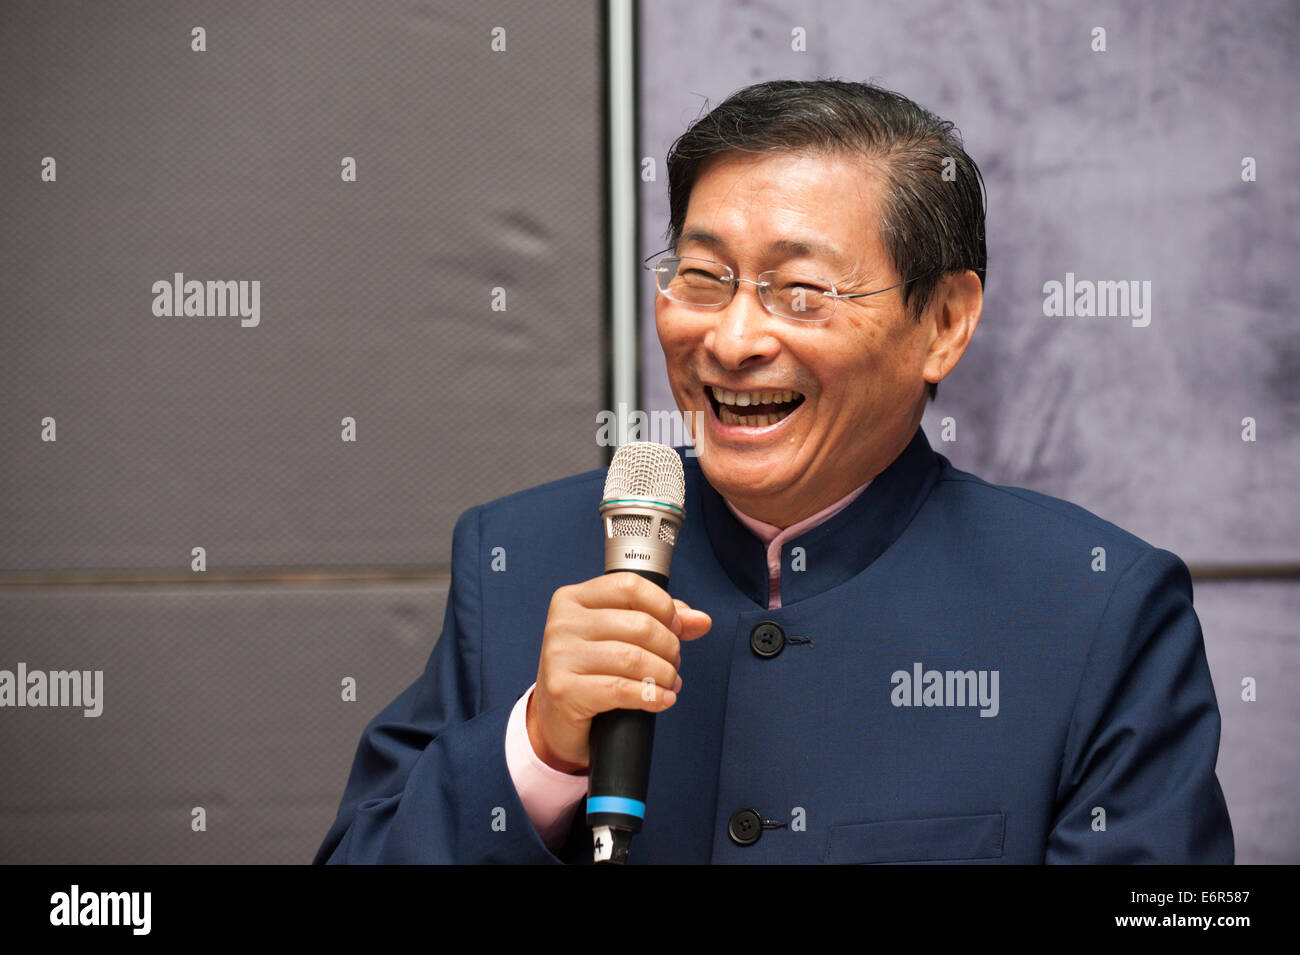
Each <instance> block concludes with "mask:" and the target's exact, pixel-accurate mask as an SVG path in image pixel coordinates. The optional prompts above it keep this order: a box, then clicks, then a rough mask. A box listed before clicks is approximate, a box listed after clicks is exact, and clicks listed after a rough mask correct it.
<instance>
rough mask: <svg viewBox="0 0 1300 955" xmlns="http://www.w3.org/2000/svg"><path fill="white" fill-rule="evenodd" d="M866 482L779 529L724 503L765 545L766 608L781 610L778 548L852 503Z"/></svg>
mask: <svg viewBox="0 0 1300 955" xmlns="http://www.w3.org/2000/svg"><path fill="white" fill-rule="evenodd" d="M870 483H871V482H870V481H867V483H866V484H863V485H862V486H860V487H857V488H854V489H853V490H852V491H849V493H848V494H846V495H844V496H843V497H842V498H840V499H839V500H838V501H836V502H835V503H834V504H832V505H830V506H829V507H824V508H822V509H821V510H820V511H818V512H817V513H816V514H813V515H812V516H811V517H805V518H804V519H803V520H801V521H799V523H797V524H791V525H790V526H789V527H786V528H780V527H776V526H775V525H772V524H765V523H764V522H763V521H760V520H756V519H754V518H752V517H750V516H749V515H748V514H743V513H741V511H740V510H738V509H737V508H736V505H734V504H732V503H731V502H730V501H727V500H726V498H723V500H724V501H726V504H727V507H729V508H730V509H731V513H732V514H735V515H736V519H737V520H738V521H740V522H741V523H742V524H744V525H745V526H746V527H747V528H749V531H750V533H751V534H753V535H754V536H755V537H757V538H758V539H759V540H761V541H762V542H763V543H764V544H766V545H767V609H768V610H778V609H780V607H781V547H782V546H783V545H784V544H785V542H786V541H788V540H792V539H793V538H795V537H798V536H799V535H800V534H803V533H804V532H806V531H808V530H810V529H812V528H814V527H816V526H817V525H818V524H821V523H823V522H824V521H827V520H830V519H831V518H832V517H834V516H835V515H836V514H838V513H839V512H840V511H842V510H844V508H846V507H848V506H849V505H850V504H852V503H853V502H854V501H855V500H856V499H857V497H858V495H859V494H861V493H862V492H863V491H865V490H866V489H867V484H870Z"/></svg>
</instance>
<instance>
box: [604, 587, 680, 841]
mask: <svg viewBox="0 0 1300 955" xmlns="http://www.w3.org/2000/svg"><path fill="white" fill-rule="evenodd" d="M606 573H607V574H613V573H633V574H636V575H637V576H638V577H644V578H645V579H646V580H648V581H650V582H651V583H653V584H657V585H658V586H660V587H662V588H663V589H664V590H667V589H668V577H667V576H666V575H664V574H659V573H655V572H654V571H652V570H621V569H620V570H607V571H606ZM654 735H655V714H653V713H650V712H647V711H646V710H606V711H605V712H604V713H597V714H596V715H595V716H594V717H592V720H591V736H590V739H589V748H590V752H591V756H590V766H591V768H590V776H589V782H588V784H587V794H588V795H587V825H589V826H591V827H592V828H593V829H595V830H600V829H601V828H602V827H605V832H604V833H600V832H598V833H597V838H596V861H597V862H611V863H615V864H619V865H621V864H623V863H625V862H626V861H627V854H628V848H629V846H630V844H631V841H632V836H633V835H634V834H635V833H638V832H640V831H641V820H642V819H643V818H644V817H645V797H646V791H647V789H649V786H650V756H651V750H652V749H653V747H654ZM602 835H607V836H608V838H609V839H610V841H611V844H610V845H602V843H601V837H602Z"/></svg>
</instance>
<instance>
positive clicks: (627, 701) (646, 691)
mask: <svg viewBox="0 0 1300 955" xmlns="http://www.w3.org/2000/svg"><path fill="white" fill-rule="evenodd" d="M574 679H575V693H576V694H577V695H576V696H575V698H574V699H575V702H578V704H579V705H580V706H581V707H582V708H583V709H585V710H587V711H588V712H589V714H590V715H591V716H595V715H596V714H597V713H604V712H607V711H608V710H646V711H648V712H650V713H660V712H662V711H664V710H666V709H668V708H669V707H670V706H672V705H673V704H674V703H676V702H677V692H676V691H675V690H669V689H665V688H664V687H662V686H657V685H656V684H654V683H642V682H641V681H640V680H630V679H628V678H627V677H622V676H588V675H582V676H578V677H575V678H574Z"/></svg>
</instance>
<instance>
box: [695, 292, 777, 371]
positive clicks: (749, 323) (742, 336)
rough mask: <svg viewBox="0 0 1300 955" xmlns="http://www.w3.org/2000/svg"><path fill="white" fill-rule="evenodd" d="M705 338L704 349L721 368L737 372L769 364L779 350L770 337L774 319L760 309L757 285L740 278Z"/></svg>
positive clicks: (775, 341)
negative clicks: (710, 353) (712, 355)
mask: <svg viewBox="0 0 1300 955" xmlns="http://www.w3.org/2000/svg"><path fill="white" fill-rule="evenodd" d="M717 314H718V320H717V321H716V322H715V323H714V325H713V327H712V328H711V329H710V330H709V332H708V334H707V335H706V336H705V340H704V344H705V346H706V347H707V348H708V349H709V350H710V351H711V352H713V354H714V356H715V357H716V358H717V360H718V363H719V364H720V365H722V366H723V367H724V368H727V369H730V370H738V369H741V368H749V367H752V366H754V365H760V364H763V363H764V362H767V361H771V360H772V359H773V358H775V357H776V356H777V354H778V353H779V352H780V350H781V342H780V340H779V339H777V337H776V336H775V335H773V334H772V326H773V323H774V322H775V321H777V317H776V316H775V315H773V314H772V313H770V312H769V311H768V310H767V309H765V308H764V307H763V303H762V302H761V301H759V298H758V283H756V282H754V281H752V280H749V279H741V280H740V284H739V286H738V287H737V288H736V294H735V295H733V296H732V298H731V301H730V302H728V303H727V307H726V308H723V309H719V311H718V313H717Z"/></svg>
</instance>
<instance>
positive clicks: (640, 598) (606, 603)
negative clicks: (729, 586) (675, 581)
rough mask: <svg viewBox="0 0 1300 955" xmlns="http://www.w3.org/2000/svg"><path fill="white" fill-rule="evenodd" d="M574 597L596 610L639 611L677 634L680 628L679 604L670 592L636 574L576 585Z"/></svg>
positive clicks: (583, 604) (603, 577)
mask: <svg viewBox="0 0 1300 955" xmlns="http://www.w3.org/2000/svg"><path fill="white" fill-rule="evenodd" d="M575 597H576V598H577V600H578V602H579V603H580V604H582V606H584V607H589V608H591V609H593V610H596V609H600V608H615V609H621V610H640V611H642V612H643V613H648V614H649V615H650V616H652V617H654V618H655V619H656V620H658V621H659V622H660V623H662V624H663V625H664V627H665V628H667V629H669V630H673V631H674V632H676V631H678V630H680V629H681V625H680V623H679V622H677V605H676V604H675V603H674V602H673V598H672V597H670V596H668V591H666V590H664V589H663V588H662V587H658V586H656V585H655V584H652V583H651V582H650V581H648V580H646V579H645V578H644V577H638V576H637V575H636V574H633V573H628V572H626V571H622V572H619V573H617V574H604V575H603V576H600V577H595V578H592V579H591V580H588V581H585V582H583V583H581V584H578V585H577V586H576V588H575Z"/></svg>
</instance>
